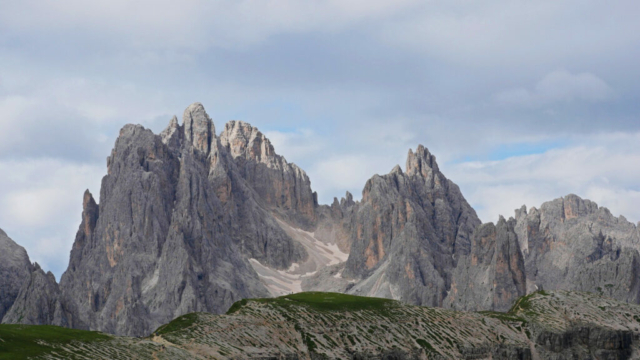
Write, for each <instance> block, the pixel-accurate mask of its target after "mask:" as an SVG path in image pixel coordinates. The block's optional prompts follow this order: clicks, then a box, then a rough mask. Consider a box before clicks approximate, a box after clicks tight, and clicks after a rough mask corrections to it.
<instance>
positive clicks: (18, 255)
mask: <svg viewBox="0 0 640 360" xmlns="http://www.w3.org/2000/svg"><path fill="white" fill-rule="evenodd" d="M0 257H1V261H0V322H2V321H3V318H4V316H5V314H6V313H7V311H9V309H10V308H11V306H12V305H13V303H14V301H15V300H16V298H17V297H18V293H19V292H20V288H21V287H22V285H23V283H24V282H25V279H27V278H28V277H29V274H30V273H31V272H32V269H33V266H32V265H31V261H29V256H28V255H27V252H26V251H25V249H24V248H23V247H22V246H20V245H18V244H16V243H15V242H14V241H13V240H11V239H10V238H9V237H8V236H7V234H6V233H5V232H4V231H2V229H0Z"/></svg>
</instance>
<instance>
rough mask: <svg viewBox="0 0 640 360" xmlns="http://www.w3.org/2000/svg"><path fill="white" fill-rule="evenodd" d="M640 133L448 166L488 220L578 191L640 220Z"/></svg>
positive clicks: (451, 175)
mask: <svg viewBox="0 0 640 360" xmlns="http://www.w3.org/2000/svg"><path fill="white" fill-rule="evenodd" d="M639 142H640V133H635V134H621V133H615V134H603V135H595V136H588V137H582V138H575V139H574V140H573V141H572V144H568V146H567V147H564V148H559V149H553V150H549V151H547V152H545V153H543V154H537V155H527V156H516V157H510V158H508V159H505V160H501V161H484V162H483V161H476V162H465V163H461V164H455V165H451V166H446V169H445V171H446V175H447V176H448V177H449V178H450V179H452V180H453V181H454V182H456V183H458V184H459V185H460V187H461V189H462V191H463V194H464V195H465V197H466V198H467V200H468V201H469V202H470V203H471V204H472V206H474V207H476V208H477V210H478V215H479V216H480V218H481V219H482V220H483V221H496V220H497V218H498V215H503V216H506V217H509V216H513V210H514V209H516V208H519V207H520V206H522V205H527V207H531V206H536V207H539V206H540V205H541V204H542V203H543V202H545V201H549V200H552V199H554V198H558V197H560V196H565V195H567V194H570V193H575V194H577V195H578V196H581V197H583V198H588V199H590V200H593V201H596V202H597V203H598V204H599V205H600V206H605V207H608V208H609V209H610V210H611V211H612V212H613V213H614V214H617V215H624V216H625V217H627V219H629V220H633V221H638V220H640V207H638V206H637V204H638V198H639V197H640V192H638V191H637V186H638V185H637V184H640V168H638V167H637V166H634V164H639V163H640V149H639V148H638V146H637V144H638V143H639Z"/></svg>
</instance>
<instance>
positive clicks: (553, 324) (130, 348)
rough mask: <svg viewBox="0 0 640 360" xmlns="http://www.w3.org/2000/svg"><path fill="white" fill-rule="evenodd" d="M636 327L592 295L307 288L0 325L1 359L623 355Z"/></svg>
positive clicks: (623, 309)
mask: <svg viewBox="0 0 640 360" xmlns="http://www.w3.org/2000/svg"><path fill="white" fill-rule="evenodd" d="M638 335H640V306H638V305H630V304H624V303H619V302H616V301H614V300H610V299H607V298H603V297H600V296H596V295H592V294H583V293H573V292H571V293H570V292H539V293H534V294H531V295H528V296H526V297H523V298H521V299H520V300H519V301H518V302H516V304H515V305H514V306H513V308H512V309H511V310H510V311H509V312H508V313H496V312H479V313H473V312H456V311H451V310H445V309H438V308H427V307H418V306H408V305H403V304H401V303H399V302H396V301H393V300H388V299H377V298H366V297H358V296H352V295H344V294H334V293H317V292H312V293H300V294H294V295H287V296H283V297H279V298H272V299H247V300H242V301H239V302H237V303H235V304H234V305H233V306H232V307H231V308H230V309H229V311H228V313H227V314H225V315H212V314H204V313H194V314H187V315H183V316H180V317H178V318H177V319H175V320H173V321H172V322H170V323H169V324H166V325H164V326H161V327H160V328H159V329H158V330H157V331H156V332H155V333H154V334H152V335H151V336H149V337H147V338H126V337H116V336H110V335H105V334H101V333H97V332H89V331H80V330H70V329H64V328H58V327H52V326H22V325H0V359H27V358H34V359H250V358H273V357H275V358H278V357H282V358H284V357H287V356H288V358H296V357H297V358H299V359H344V358H353V357H360V358H362V359H368V358H380V357H383V356H391V358H395V359H414V358H415V359H431V358H433V359H464V358H469V359H472V358H474V359H478V358H489V357H492V358H493V359H518V358H521V359H529V358H532V357H538V358H541V359H544V358H557V359H562V358H571V357H577V358H587V359H588V358H595V357H596V355H597V357H599V358H612V359H623V358H628V356H631V354H632V353H633V352H634V351H635V354H638V353H637V351H638V349H637V347H638V346H637V344H636V343H635V340H634V339H636V338H638Z"/></svg>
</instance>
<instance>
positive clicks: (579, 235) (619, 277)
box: [515, 195, 640, 303]
mask: <svg viewBox="0 0 640 360" xmlns="http://www.w3.org/2000/svg"><path fill="white" fill-rule="evenodd" d="M516 221H517V225H516V227H515V231H516V233H517V234H518V239H519V242H520V247H521V249H522V251H523V255H524V259H525V267H526V274H527V290H528V291H529V292H531V291H534V290H535V289H536V288H544V289H550V290H553V289H570V290H579V291H589V292H597V293H602V294H605V295H607V296H611V297H613V298H615V299H618V300H622V301H628V302H633V303H638V302H640V281H639V279H640V253H639V250H640V237H639V236H638V229H637V227H636V226H635V225H634V224H632V223H630V222H628V221H627V220H626V219H625V218H624V217H623V216H620V217H615V216H613V215H612V214H611V212H610V211H609V210H608V209H607V208H599V207H598V205H597V204H596V203H594V202H591V201H589V200H583V199H581V198H580V197H578V196H576V195H568V196H565V197H564V198H559V199H556V200H553V201H550V202H546V203H544V204H542V206H541V207H540V209H536V208H531V209H530V211H529V212H527V211H526V208H524V207H523V208H521V209H520V210H518V211H516Z"/></svg>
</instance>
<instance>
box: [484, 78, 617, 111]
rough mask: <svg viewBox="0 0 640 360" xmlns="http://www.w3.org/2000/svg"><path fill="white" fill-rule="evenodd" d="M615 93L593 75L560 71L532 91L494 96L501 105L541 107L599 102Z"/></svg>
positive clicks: (514, 91)
mask: <svg viewBox="0 0 640 360" xmlns="http://www.w3.org/2000/svg"><path fill="white" fill-rule="evenodd" d="M612 96H613V90H612V89H611V87H610V86H609V85H607V83H606V82H604V81H603V80H602V79H600V78H599V77H597V76H595V75H593V74H591V73H586V72H585V73H579V74H572V73H570V72H568V71H566V70H557V71H554V72H551V73H549V74H547V75H545V76H544V77H543V78H542V79H541V80H540V81H539V82H538V83H537V84H536V85H535V87H534V88H533V89H532V90H528V89H525V88H515V89H510V90H506V91H503V92H500V93H498V94H496V95H494V98H495V100H496V101H497V102H498V103H501V104H509V105H521V106H540V105H547V104H553V103H558V102H572V101H587V102H600V101H605V100H608V99H610V98H611V97H612Z"/></svg>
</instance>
